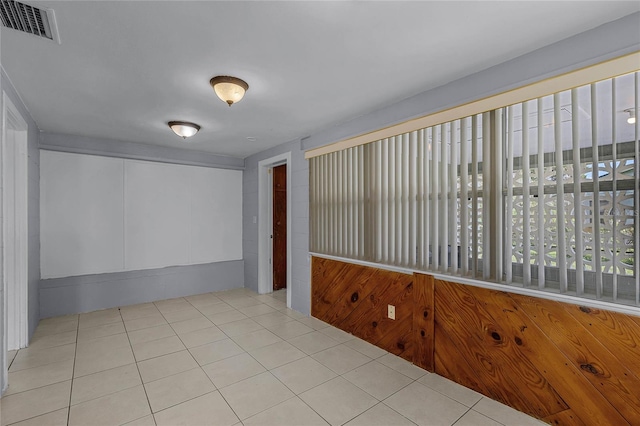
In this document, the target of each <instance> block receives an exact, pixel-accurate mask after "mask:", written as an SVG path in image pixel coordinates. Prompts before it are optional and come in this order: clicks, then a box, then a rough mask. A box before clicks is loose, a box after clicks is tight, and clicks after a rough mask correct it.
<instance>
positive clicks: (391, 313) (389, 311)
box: [387, 305, 396, 320]
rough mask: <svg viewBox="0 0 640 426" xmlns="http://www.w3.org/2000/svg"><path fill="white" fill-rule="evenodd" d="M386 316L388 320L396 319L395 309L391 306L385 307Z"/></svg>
mask: <svg viewBox="0 0 640 426" xmlns="http://www.w3.org/2000/svg"><path fill="white" fill-rule="evenodd" d="M387 316H388V317H389V319H392V320H394V319H396V307H395V306H393V305H387Z"/></svg>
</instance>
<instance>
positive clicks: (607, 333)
mask: <svg viewBox="0 0 640 426" xmlns="http://www.w3.org/2000/svg"><path fill="white" fill-rule="evenodd" d="M389 304H392V305H394V306H395V307H396V320H390V319H389V318H387V305H389ZM311 311H312V315H313V316H315V317H317V318H319V319H321V320H323V321H326V322H328V323H330V324H332V325H334V326H336V327H338V328H341V329H342V330H345V331H347V332H349V333H352V334H354V335H356V336H358V337H360V338H362V339H364V340H367V341H368V342H370V343H373V344H375V345H377V346H379V347H381V348H383V349H386V350H388V351H389V352H391V353H394V354H397V355H400V356H402V357H404V358H405V359H407V360H410V361H412V362H413V363H414V364H416V365H418V366H420V367H422V368H424V369H426V370H429V371H435V372H436V373H437V374H439V375H441V376H444V377H447V378H449V379H451V380H453V381H455V382H457V383H460V384H462V385H463V386H466V387H468V388H470V389H473V390H476V391H478V392H480V393H482V394H484V395H486V396H488V397H490V398H493V399H495V400H498V401H501V402H503V403H504V404H507V405H509V406H511V407H513V408H515V409H517V410H520V411H523V412H525V413H528V414H530V415H532V416H534V417H537V418H539V419H542V420H544V421H546V422H548V423H551V424H554V425H616V426H617V425H640V317H634V316H629V315H624V314H620V313H616V312H611V311H603V310H600V309H595V308H588V307H584V306H578V305H572V304H567V303H561V302H556V301H551V300H546V299H540V298H536V297H530V296H523V295H517V294H514V293H509V292H505V291H497V290H489V289H483V288H479V287H474V286H470V285H465V284H457V283H452V282H448V281H443V280H436V279H434V278H433V277H432V276H429V275H426V274H413V275H409V274H401V273H397V272H391V271H386V270H383V269H377V268H372V267H367V266H362V265H354V264H349V263H346V262H339V261H335V260H328V259H323V258H317V257H314V258H313V263H312V307H311Z"/></svg>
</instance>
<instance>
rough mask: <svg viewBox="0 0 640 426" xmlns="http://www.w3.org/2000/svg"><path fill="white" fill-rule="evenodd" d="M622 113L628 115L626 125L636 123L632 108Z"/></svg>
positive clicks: (634, 112)
mask: <svg viewBox="0 0 640 426" xmlns="http://www.w3.org/2000/svg"><path fill="white" fill-rule="evenodd" d="M624 112H626V113H627V114H629V118H627V123H629V124H635V123H636V110H635V109H633V108H629V109H625V110H624Z"/></svg>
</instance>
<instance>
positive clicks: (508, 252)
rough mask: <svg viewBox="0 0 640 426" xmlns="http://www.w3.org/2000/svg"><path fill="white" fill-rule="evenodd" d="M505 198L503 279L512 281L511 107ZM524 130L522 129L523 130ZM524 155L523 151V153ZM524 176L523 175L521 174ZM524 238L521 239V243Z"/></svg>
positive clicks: (512, 133)
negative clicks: (504, 274)
mask: <svg viewBox="0 0 640 426" xmlns="http://www.w3.org/2000/svg"><path fill="white" fill-rule="evenodd" d="M507 114H508V115H507V132H508V133H507V135H508V136H507V146H506V154H507V199H506V207H505V213H506V219H505V220H506V227H507V229H506V231H505V239H504V245H505V252H504V268H505V273H506V276H505V281H506V282H507V283H511V282H512V281H513V267H512V266H511V264H512V257H513V249H512V243H511V242H512V241H513V146H514V141H513V138H514V129H513V107H510V108H507ZM523 131H524V130H523ZM523 156H524V153H523ZM523 178H524V176H523ZM524 240H525V239H524V238H523V239H522V242H523V245H524V243H525V241H524Z"/></svg>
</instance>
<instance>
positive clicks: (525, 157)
mask: <svg viewBox="0 0 640 426" xmlns="http://www.w3.org/2000/svg"><path fill="white" fill-rule="evenodd" d="M529 155H530V154H529V102H524V103H523V104H522V204H523V208H522V210H523V217H522V228H523V232H522V245H523V247H522V257H523V261H522V263H523V271H522V273H523V274H522V275H523V277H522V281H523V282H524V285H525V286H530V285H531V199H530V198H529V197H530V196H531V190H530V188H529V182H530V179H531V171H530V170H529V161H530V158H529Z"/></svg>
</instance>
